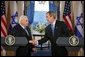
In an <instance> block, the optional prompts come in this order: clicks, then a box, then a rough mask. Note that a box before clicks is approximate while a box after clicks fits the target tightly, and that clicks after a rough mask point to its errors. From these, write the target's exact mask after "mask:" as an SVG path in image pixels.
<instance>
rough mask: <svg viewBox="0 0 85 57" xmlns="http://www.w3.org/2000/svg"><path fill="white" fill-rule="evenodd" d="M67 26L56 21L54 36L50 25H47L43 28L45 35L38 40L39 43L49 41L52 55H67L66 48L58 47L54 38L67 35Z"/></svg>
mask: <svg viewBox="0 0 85 57" xmlns="http://www.w3.org/2000/svg"><path fill="white" fill-rule="evenodd" d="M68 32H69V30H68V28H67V26H66V25H65V24H64V22H62V21H56V24H55V29H54V36H53V34H52V29H51V25H48V26H47V27H46V29H45V36H44V38H42V39H41V40H39V41H38V42H39V44H42V43H44V42H46V41H48V40H50V42H51V51H52V56H64V55H67V50H66V49H65V47H60V46H58V45H57V44H56V40H57V39H58V37H68V36H70V34H69V33H68Z"/></svg>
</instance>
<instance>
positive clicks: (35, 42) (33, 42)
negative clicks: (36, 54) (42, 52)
mask: <svg viewBox="0 0 85 57" xmlns="http://www.w3.org/2000/svg"><path fill="white" fill-rule="evenodd" d="M29 43H32V44H33V45H38V41H37V40H30V41H29Z"/></svg>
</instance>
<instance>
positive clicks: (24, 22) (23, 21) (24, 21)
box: [19, 15, 28, 26]
mask: <svg viewBox="0 0 85 57" xmlns="http://www.w3.org/2000/svg"><path fill="white" fill-rule="evenodd" d="M19 24H21V25H23V26H28V18H27V16H25V15H22V16H20V18H19Z"/></svg>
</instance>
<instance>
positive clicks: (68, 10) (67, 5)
mask: <svg viewBox="0 0 85 57" xmlns="http://www.w3.org/2000/svg"><path fill="white" fill-rule="evenodd" d="M63 19H64V22H65V23H66V25H67V27H68V28H69V30H71V31H73V26H72V17H71V1H65V6H64V12H63Z"/></svg>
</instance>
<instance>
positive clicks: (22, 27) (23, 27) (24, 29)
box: [10, 15, 34, 56]
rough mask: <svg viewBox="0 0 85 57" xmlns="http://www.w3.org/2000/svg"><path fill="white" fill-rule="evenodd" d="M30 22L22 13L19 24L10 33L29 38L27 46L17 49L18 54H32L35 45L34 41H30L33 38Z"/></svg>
mask: <svg viewBox="0 0 85 57" xmlns="http://www.w3.org/2000/svg"><path fill="white" fill-rule="evenodd" d="M28 24H29V23H28V18H27V16H24V15H22V16H21V17H20V19H19V24H17V25H16V26H15V27H14V28H13V29H12V31H11V33H10V34H11V35H13V36H15V37H26V38H27V40H28V44H27V45H26V46H19V48H18V49H17V50H16V56H31V51H32V48H33V47H34V46H33V44H32V43H29V40H32V37H31V30H30V29H29V27H28Z"/></svg>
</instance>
